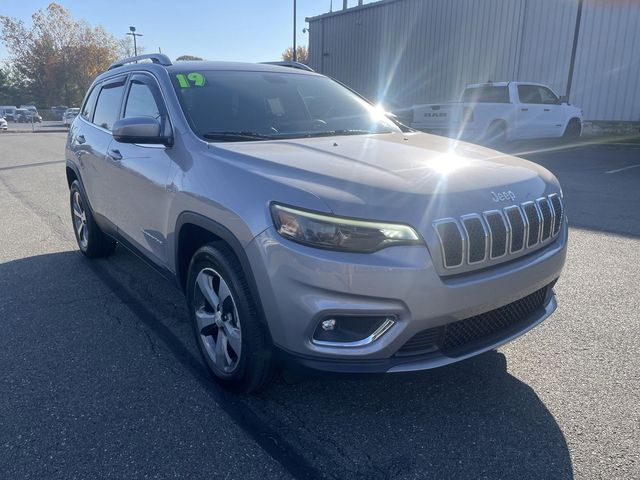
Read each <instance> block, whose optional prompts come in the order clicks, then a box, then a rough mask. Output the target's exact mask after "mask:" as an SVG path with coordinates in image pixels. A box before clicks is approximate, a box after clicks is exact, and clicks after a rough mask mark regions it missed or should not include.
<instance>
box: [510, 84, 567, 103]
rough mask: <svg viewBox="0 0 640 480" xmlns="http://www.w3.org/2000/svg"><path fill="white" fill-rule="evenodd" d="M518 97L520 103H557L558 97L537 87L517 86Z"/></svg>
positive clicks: (545, 88)
mask: <svg viewBox="0 0 640 480" xmlns="http://www.w3.org/2000/svg"><path fill="white" fill-rule="evenodd" d="M518 96H519V97H520V102H522V103H543V104H547V105H548V104H554V103H558V97H556V96H555V94H554V93H553V92H552V91H551V90H549V89H548V88H547V87H541V86H539V85H518Z"/></svg>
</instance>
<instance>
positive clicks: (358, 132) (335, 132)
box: [300, 128, 392, 137]
mask: <svg viewBox="0 0 640 480" xmlns="http://www.w3.org/2000/svg"><path fill="white" fill-rule="evenodd" d="M375 133H392V132H391V130H362V129H353V128H351V129H349V128H345V129H341V130H328V131H326V132H309V133H306V134H301V135H300V136H301V137H333V136H334V135H371V134H375Z"/></svg>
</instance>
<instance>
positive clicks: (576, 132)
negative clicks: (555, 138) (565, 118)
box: [562, 118, 582, 141]
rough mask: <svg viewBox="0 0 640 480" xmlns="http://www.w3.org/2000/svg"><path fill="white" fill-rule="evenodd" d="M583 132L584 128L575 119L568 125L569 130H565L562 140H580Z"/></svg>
mask: <svg viewBox="0 0 640 480" xmlns="http://www.w3.org/2000/svg"><path fill="white" fill-rule="evenodd" d="M581 131H582V127H581V125H580V121H579V120H576V119H575V118H573V119H571V120H570V121H569V123H568V124H567V128H565V129H564V134H563V135H562V138H563V140H565V141H573V140H577V139H578V138H580V133H581Z"/></svg>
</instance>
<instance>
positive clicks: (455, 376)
mask: <svg viewBox="0 0 640 480" xmlns="http://www.w3.org/2000/svg"><path fill="white" fill-rule="evenodd" d="M259 398H260V399H261V401H262V402H263V408H264V409H265V410H266V412H265V416H267V417H268V416H269V412H270V411H271V410H272V409H276V408H277V409H281V410H285V411H286V412H287V413H286V414H285V415H284V418H287V419H288V422H287V423H286V425H287V427H288V428H289V429H290V434H294V432H295V431H296V430H299V429H307V430H309V431H310V432H313V434H312V435H309V436H307V435H304V436H303V439H302V442H303V443H304V442H305V441H307V440H308V444H307V445H305V446H304V448H305V450H307V451H314V450H316V449H325V450H326V449H329V450H330V451H332V453H334V452H333V451H335V455H336V456H339V457H340V458H341V460H342V462H341V465H339V469H336V471H335V472H334V473H335V474H336V475H339V473H340V471H343V472H344V471H345V470H346V471H347V472H348V475H346V476H345V478H356V477H357V478H438V479H443V478H453V479H462V478H490V479H494V478H514V479H516V478H518V479H522V478H554V479H570V478H573V471H572V465H571V458H570V454H569V451H568V447H567V444H566V441H565V439H564V436H563V434H562V431H561V430H560V428H559V426H558V424H557V423H556V421H555V419H554V418H553V415H552V414H551V413H550V412H549V411H548V410H547V408H546V407H545V405H544V403H543V402H542V401H541V400H540V398H539V397H538V396H537V395H536V393H535V391H533V390H532V389H531V388H530V387H529V386H528V385H526V384H525V383H523V382H521V381H520V380H518V379H517V378H515V377H514V376H512V375H510V374H509V373H508V371H507V359H506V357H505V356H504V355H503V354H502V353H499V352H495V351H494V352H489V353H487V354H484V355H481V356H479V357H476V358H474V359H470V360H468V361H465V362H461V363H459V364H454V365H449V366H447V367H443V368H440V369H435V370H430V371H425V372H414V373H405V374H394V375H385V376H371V377H368V378H367V377H360V378H357V377H351V378H346V377H343V378H328V377H325V378H315V379H307V380H303V381H302V382H301V383H299V384H296V385H287V384H285V383H284V382H279V383H276V384H275V385H274V386H272V388H271V389H269V390H267V391H266V392H264V393H263V394H261V395H260V396H259ZM282 416H283V413H282V412H280V413H279V417H282ZM272 418H275V415H273V416H272ZM281 428H282V427H281ZM310 440H313V441H310ZM331 456H333V455H331ZM317 461H321V456H319V458H318V460H317Z"/></svg>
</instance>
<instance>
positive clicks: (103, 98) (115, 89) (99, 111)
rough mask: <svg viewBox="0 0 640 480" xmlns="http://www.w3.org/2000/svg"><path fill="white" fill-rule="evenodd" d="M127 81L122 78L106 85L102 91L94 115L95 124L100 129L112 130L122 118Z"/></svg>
mask: <svg viewBox="0 0 640 480" xmlns="http://www.w3.org/2000/svg"><path fill="white" fill-rule="evenodd" d="M125 80H126V77H121V78H120V79H117V80H113V81H110V82H108V83H105V84H104V85H103V86H102V88H101V89H100V95H99V96H98V102H97V103H96V109H95V112H94V114H93V123H95V124H96V125H98V126H99V127H102V128H105V129H107V130H111V129H112V128H113V124H114V123H115V122H116V120H118V118H120V107H121V106H122V96H123V93H124V85H125Z"/></svg>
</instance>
